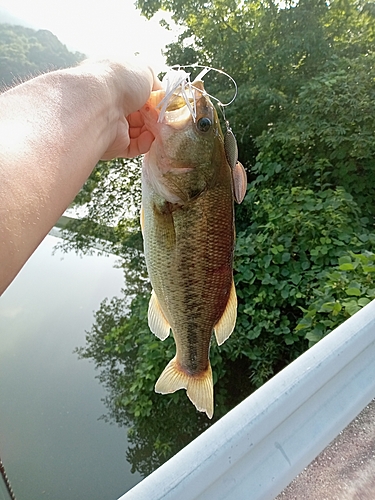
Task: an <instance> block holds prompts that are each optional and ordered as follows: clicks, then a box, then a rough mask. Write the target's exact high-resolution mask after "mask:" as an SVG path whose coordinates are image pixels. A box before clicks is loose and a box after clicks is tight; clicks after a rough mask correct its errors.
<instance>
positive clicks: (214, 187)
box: [141, 81, 247, 418]
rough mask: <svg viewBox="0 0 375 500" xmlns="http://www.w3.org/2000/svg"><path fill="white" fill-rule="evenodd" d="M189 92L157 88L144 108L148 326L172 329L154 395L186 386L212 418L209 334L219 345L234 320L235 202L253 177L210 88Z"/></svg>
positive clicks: (162, 335)
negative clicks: (171, 352) (170, 349)
mask: <svg viewBox="0 0 375 500" xmlns="http://www.w3.org/2000/svg"><path fill="white" fill-rule="evenodd" d="M182 90H184V89H182ZM186 95H187V94H186V92H183V91H181V88H180V91H177V92H175V93H173V95H172V96H169V95H168V94H166V91H165V90H159V91H154V92H152V93H151V96H150V99H149V101H148V102H147V103H146V105H145V106H144V107H143V108H142V109H141V113H142V115H143V117H144V121H145V124H146V126H147V128H148V129H149V130H151V131H152V133H153V134H154V136H155V140H154V142H153V143H152V146H151V148H150V150H149V152H148V153H146V155H145V156H144V159H143V165H142V208H141V228H142V234H143V240H144V255H145V260H146V265H147V271H148V275H149V278H150V281H151V285H152V293H151V298H150V302H149V308H148V324H149V328H150V330H151V332H153V333H154V334H155V335H156V336H157V337H158V338H159V339H161V340H165V339H166V338H167V337H168V335H169V334H170V332H171V331H172V332H173V337H174V341H175V344H176V355H175V357H174V358H173V359H172V360H171V361H170V362H169V363H168V365H167V366H166V368H165V369H164V371H163V372H162V374H161V375H160V377H159V379H158V380H157V382H156V384H155V391H156V392H157V393H161V394H169V393H173V392H175V391H177V390H179V389H185V390H186V393H187V396H188V397H189V399H190V400H191V402H192V403H193V404H194V405H195V407H196V409H197V410H198V411H201V412H205V413H206V415H207V416H208V418H212V416H213V413H214V395H213V377H212V369H211V365H210V360H209V350H210V344H211V338H212V336H213V334H214V335H215V337H216V341H217V343H218V345H221V344H223V343H224V342H225V341H226V340H227V338H228V337H229V336H230V335H231V333H232V332H233V330H234V327H235V323H236V317H237V297H236V291H235V285H234V281H233V253H234V243H235V226H234V200H236V201H237V202H238V203H240V202H241V201H242V199H243V197H244V195H245V192H246V185H247V181H246V172H245V170H244V167H243V166H242V165H241V163H240V162H238V158H236V155H237V152H236V148H237V145H236V144H234V143H233V139H234V141H235V138H234V135H233V134H232V135H233V138H232V137H229V136H228V137H226V144H224V143H225V140H224V136H223V133H222V131H221V127H220V122H219V119H218V115H217V112H216V109H215V107H214V105H213V104H212V102H211V100H210V98H209V96H208V94H207V93H206V92H205V89H204V83H203V82H202V81H194V82H193V83H192V85H191V89H190V97H189V99H187V97H186ZM166 98H167V99H168V100H167V103H166V102H165V100H166ZM161 103H162V104H164V109H162V111H163V112H161V108H162V105H161ZM229 135H230V134H229Z"/></svg>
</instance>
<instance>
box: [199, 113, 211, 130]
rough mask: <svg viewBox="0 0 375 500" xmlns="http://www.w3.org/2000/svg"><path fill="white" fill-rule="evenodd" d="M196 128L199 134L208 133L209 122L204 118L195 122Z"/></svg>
mask: <svg viewBox="0 0 375 500" xmlns="http://www.w3.org/2000/svg"><path fill="white" fill-rule="evenodd" d="M197 128H198V130H200V131H201V132H208V131H209V130H210V128H211V120H210V119H209V118H207V117H206V116H204V117H203V118H199V120H198V121H197Z"/></svg>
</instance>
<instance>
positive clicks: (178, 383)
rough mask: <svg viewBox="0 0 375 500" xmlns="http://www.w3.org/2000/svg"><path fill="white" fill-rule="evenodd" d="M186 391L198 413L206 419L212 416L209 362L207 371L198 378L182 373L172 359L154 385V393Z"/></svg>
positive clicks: (211, 387) (212, 398)
mask: <svg viewBox="0 0 375 500" xmlns="http://www.w3.org/2000/svg"><path fill="white" fill-rule="evenodd" d="M179 389H186V393H187V396H188V398H189V399H190V401H191V402H192V403H193V404H194V406H195V407H196V409H197V410H198V411H205V412H206V414H207V417H208V418H212V415H213V414H214V389H213V381H212V370H211V365H210V362H208V367H207V369H206V370H205V371H204V372H202V373H201V374H199V375H198V376H197V375H196V376H193V375H189V374H188V373H186V372H185V371H183V370H182V369H181V368H180V367H179V365H178V363H177V360H176V357H174V358H173V359H172V360H171V361H170V362H169V363H168V365H167V366H166V367H165V369H164V371H163V373H162V374H161V375H160V377H159V379H158V381H157V382H156V384H155V392H159V393H161V394H170V393H171V392H175V391H178V390H179Z"/></svg>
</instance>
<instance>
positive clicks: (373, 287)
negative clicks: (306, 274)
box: [296, 235, 375, 346]
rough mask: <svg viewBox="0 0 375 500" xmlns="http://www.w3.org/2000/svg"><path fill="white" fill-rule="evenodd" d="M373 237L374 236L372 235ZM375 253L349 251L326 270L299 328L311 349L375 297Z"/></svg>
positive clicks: (304, 310) (303, 309)
mask: <svg viewBox="0 0 375 500" xmlns="http://www.w3.org/2000/svg"><path fill="white" fill-rule="evenodd" d="M372 237H373V235H372ZM374 272H375V254H373V253H372V252H364V253H359V254H356V253H354V252H348V253H347V254H345V255H343V256H342V257H340V258H339V262H338V265H337V266H334V267H333V268H332V269H326V271H325V272H324V275H323V277H324V280H321V281H320V286H319V287H318V288H316V289H315V290H314V294H313V295H314V299H313V301H312V302H311V303H310V305H309V307H308V308H307V309H305V308H302V307H301V310H302V311H303V313H304V315H303V317H302V319H301V320H300V321H299V322H298V324H297V326H296V332H302V333H305V334H306V335H305V338H306V339H308V341H309V346H312V345H313V344H315V343H316V342H318V341H319V340H320V339H321V338H322V337H323V336H324V335H326V334H327V333H329V332H330V331H332V330H333V329H334V328H336V327H337V326H339V325H340V324H341V323H343V322H344V321H345V320H346V319H348V318H349V317H350V316H352V315H353V314H355V313H356V312H358V311H359V310H360V309H361V308H362V307H364V306H365V305H367V304H368V303H369V302H370V301H371V300H373V299H374V298H375V283H374V274H373V273H374Z"/></svg>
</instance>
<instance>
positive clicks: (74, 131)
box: [0, 62, 157, 295]
mask: <svg viewBox="0 0 375 500" xmlns="http://www.w3.org/2000/svg"><path fill="white" fill-rule="evenodd" d="M155 86H156V87H155ZM153 87H154V88H157V80H156V79H154V77H153V74H152V72H151V70H149V69H148V68H142V69H140V68H136V67H131V66H129V65H127V66H124V65H122V64H118V63H109V62H100V63H90V62H87V63H85V64H83V65H81V66H79V67H77V68H72V69H68V70H62V71H56V72H52V73H48V74H45V75H42V76H40V77H37V78H35V79H32V80H30V81H28V82H26V83H24V84H22V85H19V86H17V87H15V88H14V89H12V90H10V91H8V92H5V93H4V94H2V95H0V295H1V293H2V292H3V291H4V290H5V289H6V287H7V286H8V285H9V284H10V282H11V281H12V280H13V278H14V277H15V276H16V274H17V273H18V272H19V270H20V269H21V267H22V266H23V265H24V263H25V262H26V260H27V259H28V258H29V257H30V255H31V254H32V253H33V251H34V250H35V248H36V247H37V246H38V245H39V243H40V242H41V241H42V240H43V238H44V237H45V236H46V234H47V233H48V232H49V230H50V229H51V228H52V227H53V225H54V224H55V223H56V221H57V220H58V218H59V217H60V216H61V214H62V213H63V212H64V210H65V209H66V208H67V206H68V205H69V204H70V203H71V201H72V200H73V199H74V197H75V196H76V194H77V193H78V191H79V189H80V188H81V187H82V185H83V183H84V182H85V180H86V179H87V177H88V176H89V175H90V173H91V171H92V169H93V168H94V167H95V165H96V163H97V162H98V161H99V160H100V159H109V158H114V157H118V156H121V157H131V156H136V155H138V154H141V153H145V152H146V151H147V150H148V149H149V148H150V145H151V143H152V140H153V136H152V134H151V133H150V132H149V131H147V130H145V128H144V124H143V122H142V118H141V116H140V114H139V113H137V112H136V111H137V110H138V109H139V108H141V107H142V106H143V105H144V103H145V102H146V100H147V98H148V97H149V95H150V92H151V90H152V88H153ZM129 115H130V116H129ZM126 117H127V118H128V119H126ZM129 124H130V127H129Z"/></svg>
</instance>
